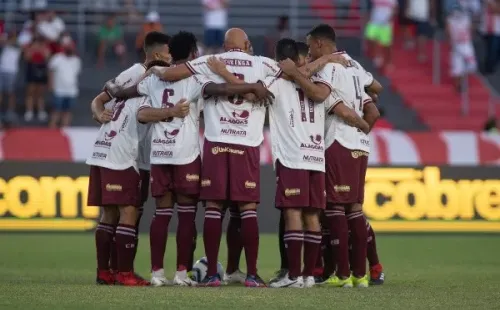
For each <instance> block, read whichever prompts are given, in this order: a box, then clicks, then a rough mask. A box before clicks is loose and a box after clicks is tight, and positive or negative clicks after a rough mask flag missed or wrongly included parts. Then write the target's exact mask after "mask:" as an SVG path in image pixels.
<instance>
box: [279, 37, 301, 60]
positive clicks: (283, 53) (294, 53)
mask: <svg viewBox="0 0 500 310" xmlns="http://www.w3.org/2000/svg"><path fill="white" fill-rule="evenodd" d="M275 55H276V61H281V60H285V59H287V58H290V59H291V60H293V61H298V60H299V51H298V49H297V44H296V42H295V40H293V39H289V38H285V39H281V40H279V41H278V43H276V49H275Z"/></svg>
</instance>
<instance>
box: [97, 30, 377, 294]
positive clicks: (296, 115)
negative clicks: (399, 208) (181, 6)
mask: <svg viewBox="0 0 500 310" xmlns="http://www.w3.org/2000/svg"><path fill="white" fill-rule="evenodd" d="M335 40H336V38H335V31H334V29H333V28H331V27H330V26H328V25H318V26H317V27H315V28H314V29H312V30H311V32H310V33H309V34H308V36H307V44H306V43H302V42H296V41H294V40H292V39H282V40H280V41H279V42H278V43H277V45H276V55H275V60H272V59H269V58H266V57H261V56H254V55H252V52H251V51H252V48H251V43H250V41H249V40H248V37H247V35H246V33H245V32H244V31H243V30H241V29H238V28H233V29H230V30H228V31H227V33H226V36H225V42H224V49H225V51H226V52H224V53H221V54H218V55H207V56H202V57H198V47H197V41H196V38H195V36H194V35H193V34H191V33H188V32H179V33H178V34H176V35H174V36H173V37H171V38H170V37H169V36H167V35H165V34H163V33H159V32H152V33H149V34H148V35H147V37H146V39H145V44H144V49H145V54H146V59H145V62H144V64H135V65H133V66H132V67H130V68H129V69H127V70H125V71H124V72H122V73H121V74H119V75H118V76H117V77H116V78H115V79H113V80H111V81H109V82H108V83H106V85H105V87H104V90H103V92H102V93H100V94H99V95H98V96H97V97H96V98H95V99H94V100H93V101H92V112H93V116H94V118H95V119H96V120H97V121H98V122H100V123H101V124H102V126H101V128H100V130H99V133H98V137H97V139H96V141H95V143H94V148H93V152H92V155H91V157H90V158H89V159H88V160H87V163H88V164H89V165H90V166H91V167H90V182H89V194H88V205H92V206H100V207H101V208H102V213H101V218H100V221H99V224H98V226H97V229H96V232H95V242H96V251H97V283H99V284H108V285H111V284H115V283H116V284H121V285H126V286H145V285H154V286H162V285H166V284H168V283H169V282H168V280H167V279H166V277H165V272H164V266H163V261H164V255H165V248H166V242H167V236H168V226H169V223H170V219H171V217H172V215H173V212H174V207H175V208H176V209H177V215H178V225H177V234H176V239H177V240H176V241H177V271H176V273H175V277H174V279H173V284H175V285H181V286H209V287H217V286H220V285H222V283H224V282H226V283H236V282H237V283H242V284H244V285H245V286H247V287H265V286H266V284H265V282H264V281H263V280H262V279H261V278H260V277H259V275H258V273H257V257H258V250H259V229H258V224H257V204H258V203H259V200H260V184H259V181H260V150H259V146H260V144H261V143H262V142H263V139H264V138H263V129H264V121H265V116H266V112H267V111H269V121H270V130H271V140H272V155H273V162H274V167H275V171H276V180H277V188H276V201H275V206H276V207H277V208H279V209H280V210H281V218H280V237H279V240H280V254H281V269H280V270H279V271H278V272H277V273H276V277H275V278H273V279H272V280H271V281H270V283H269V286H271V287H298V288H302V287H312V286H314V285H316V284H323V285H331V286H337V287H353V286H356V287H367V286H368V285H369V283H371V284H381V283H383V281H384V273H383V270H382V266H381V264H380V263H379V261H378V257H377V252H376V244H375V235H374V233H373V230H372V229H371V227H370V225H369V223H368V222H367V220H366V218H365V217H364V215H363V212H362V203H363V192H364V181H365V174H366V169H367V163H368V154H369V151H370V143H369V137H368V135H367V134H368V133H369V131H370V130H371V128H372V126H373V125H374V123H375V122H376V120H377V118H378V117H379V112H378V110H377V108H376V106H375V101H376V99H377V98H378V96H377V95H378V94H379V93H380V91H381V90H382V87H381V86H380V84H379V83H378V82H377V81H376V80H374V79H373V77H372V75H371V74H370V73H368V72H366V71H365V70H364V69H363V68H362V67H361V65H360V64H359V63H358V62H357V61H355V60H353V59H352V58H350V57H349V56H348V55H347V54H346V53H345V52H340V51H338V50H337V47H336V43H335ZM201 113H203V120H204V123H205V126H204V127H205V129H204V142H203V145H202V146H200V143H199V122H200V116H201ZM201 148H203V152H202V151H201ZM149 187H151V194H152V196H153V197H154V198H155V201H156V210H155V214H154V218H153V221H152V223H151V227H150V250H151V271H152V277H151V281H146V280H145V279H143V278H142V277H140V276H139V275H138V274H136V273H135V272H134V259H135V255H136V251H137V242H138V226H139V222H140V219H141V215H142V211H143V210H142V206H143V205H144V203H145V201H146V200H147V197H148V195H149ZM199 201H202V202H203V203H204V207H205V209H204V212H205V217H204V226H203V242H204V247H205V254H206V257H207V274H206V277H205V278H204V279H203V280H202V281H201V282H200V283H197V282H195V281H194V280H193V279H192V278H191V277H190V270H191V268H192V266H193V253H194V249H195V247H196V236H197V229H196V225H195V217H196V212H197V204H198V202H199ZM227 210H229V214H230V220H229V224H228V228H227V246H228V261H227V268H226V273H225V274H224V275H220V274H219V273H218V270H217V262H218V254H219V246H220V241H221V237H222V220H223V216H224V214H225V213H226V211H227ZM243 250H244V251H245V258H246V265H247V272H246V274H244V273H242V272H241V271H240V270H239V261H240V256H241V253H242V251H243ZM302 258H303V259H302ZM367 258H368V262H369V266H370V276H368V275H367V270H366V260H367ZM221 277H222V278H221Z"/></svg>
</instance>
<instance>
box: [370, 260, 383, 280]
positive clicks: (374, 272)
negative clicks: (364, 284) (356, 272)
mask: <svg viewBox="0 0 500 310" xmlns="http://www.w3.org/2000/svg"><path fill="white" fill-rule="evenodd" d="M384 281H385V273H384V269H383V268H382V265H381V264H377V265H375V266H372V267H370V285H382V284H384Z"/></svg>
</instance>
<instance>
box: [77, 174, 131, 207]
mask: <svg viewBox="0 0 500 310" xmlns="http://www.w3.org/2000/svg"><path fill="white" fill-rule="evenodd" d="M140 199H141V176H140V175H139V173H138V172H137V171H136V170H135V169H134V168H133V167H130V168H127V169H125V170H112V169H108V168H104V167H98V166H90V179H89V195H88V202H87V205H89V206H100V207H105V206H138V205H139V202H140Z"/></svg>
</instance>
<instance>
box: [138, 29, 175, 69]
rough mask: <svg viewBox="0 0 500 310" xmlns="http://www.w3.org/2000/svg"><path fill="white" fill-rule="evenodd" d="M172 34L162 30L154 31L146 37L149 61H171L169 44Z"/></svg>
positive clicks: (145, 47)
mask: <svg viewBox="0 0 500 310" xmlns="http://www.w3.org/2000/svg"><path fill="white" fill-rule="evenodd" d="M169 42H170V36H169V35H166V34H164V33H162V32H158V31H152V32H150V33H148V34H147V35H146V37H145V38H144V53H145V54H146V58H147V59H148V60H149V61H152V60H163V61H166V62H168V63H170V59H171V56H170V51H169V49H168V44H169Z"/></svg>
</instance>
